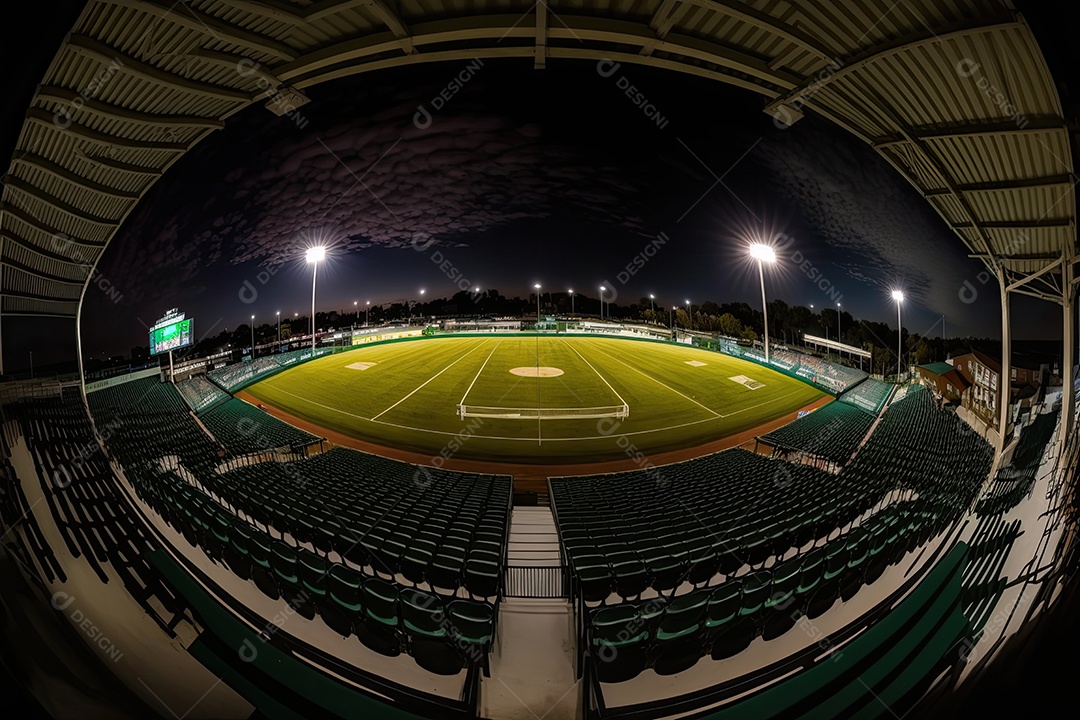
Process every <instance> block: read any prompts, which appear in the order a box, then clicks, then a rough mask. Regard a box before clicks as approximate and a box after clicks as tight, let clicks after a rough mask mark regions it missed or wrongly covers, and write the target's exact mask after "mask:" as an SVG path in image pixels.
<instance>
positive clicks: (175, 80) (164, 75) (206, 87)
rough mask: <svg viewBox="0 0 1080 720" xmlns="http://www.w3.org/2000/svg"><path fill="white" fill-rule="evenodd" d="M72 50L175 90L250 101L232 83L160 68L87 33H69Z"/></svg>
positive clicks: (68, 42)
mask: <svg viewBox="0 0 1080 720" xmlns="http://www.w3.org/2000/svg"><path fill="white" fill-rule="evenodd" d="M65 47H67V48H69V49H70V50H71V51H72V52H74V53H77V54H79V55H83V56H85V57H89V58H93V59H94V60H97V61H98V62H100V63H103V64H106V65H110V64H114V65H115V66H116V67H117V70H118V71H119V72H123V73H125V74H128V75H132V76H134V77H137V78H139V79H140V80H145V81H147V82H150V83H155V84H158V85H164V86H166V87H170V88H172V89H174V90H179V91H181V92H188V93H192V94H194V95H202V96H204V97H212V98H217V99H219V100H230V101H233V102H241V103H247V102H250V101H251V97H250V95H248V93H246V92H244V91H243V90H235V89H233V88H231V87H225V86H222V85H215V84H213V83H207V82H200V81H198V80H192V79H190V78H186V77H183V76H180V75H174V74H173V73H171V72H167V71H165V70H162V69H161V68H158V67H155V66H153V65H149V64H147V63H144V62H143V61H141V60H136V59H135V58H133V57H131V56H130V55H125V54H123V53H121V52H119V51H118V50H116V49H115V48H112V47H109V46H108V45H106V44H105V43H103V42H100V41H98V40H95V39H94V38H91V37H87V36H86V35H70V36H69V37H68V41H67V45H66V46H65Z"/></svg>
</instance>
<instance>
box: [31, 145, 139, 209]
mask: <svg viewBox="0 0 1080 720" xmlns="http://www.w3.org/2000/svg"><path fill="white" fill-rule="evenodd" d="M12 164H13V165H25V166H27V167H32V168H37V169H38V170H41V171H42V172H44V173H47V174H48V175H52V176H53V177H54V178H56V179H58V180H63V181H64V182H69V183H72V184H74V185H78V186H80V187H83V188H86V189H87V190H90V191H92V192H96V193H100V194H102V195H108V196H109V197H112V198H116V199H117V200H138V199H139V195H138V193H130V192H124V191H123V190H117V189H116V188H112V187H109V186H108V185H102V184H101V183H98V182H94V181H93V180H88V179H86V178H84V177H80V176H79V175H77V174H75V173H74V172H72V171H71V170H68V169H67V168H66V167H63V166H62V165H57V164H56V163H54V162H52V161H51V160H47V159H45V158H43V157H41V156H40V155H35V154H34V153H26V154H25V155H20V156H18V157H16V158H15V159H14V160H13V161H12Z"/></svg>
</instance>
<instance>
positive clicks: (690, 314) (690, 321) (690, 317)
mask: <svg viewBox="0 0 1080 720" xmlns="http://www.w3.org/2000/svg"><path fill="white" fill-rule="evenodd" d="M685 302H686V312H687V316H686V317H687V320H686V322H687V325H688V327H689V329H690V330H693V329H694V305H693V303H691V302H690V301H689V300H687V301H685Z"/></svg>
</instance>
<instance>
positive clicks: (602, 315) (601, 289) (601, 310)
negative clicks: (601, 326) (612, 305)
mask: <svg viewBox="0 0 1080 720" xmlns="http://www.w3.org/2000/svg"><path fill="white" fill-rule="evenodd" d="M606 292H607V288H606V287H604V286H603V285H601V286H600V319H601V320H603V319H604V293H606Z"/></svg>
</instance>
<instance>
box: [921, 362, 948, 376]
mask: <svg viewBox="0 0 1080 720" xmlns="http://www.w3.org/2000/svg"><path fill="white" fill-rule="evenodd" d="M919 367H920V368H922V369H923V370H929V371H930V372H932V373H934V374H935V375H944V374H945V373H950V372H952V371H953V369H954V368H953V366H952V365H950V364H949V363H947V362H935V363H926V364H925V365H920V366H919Z"/></svg>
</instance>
